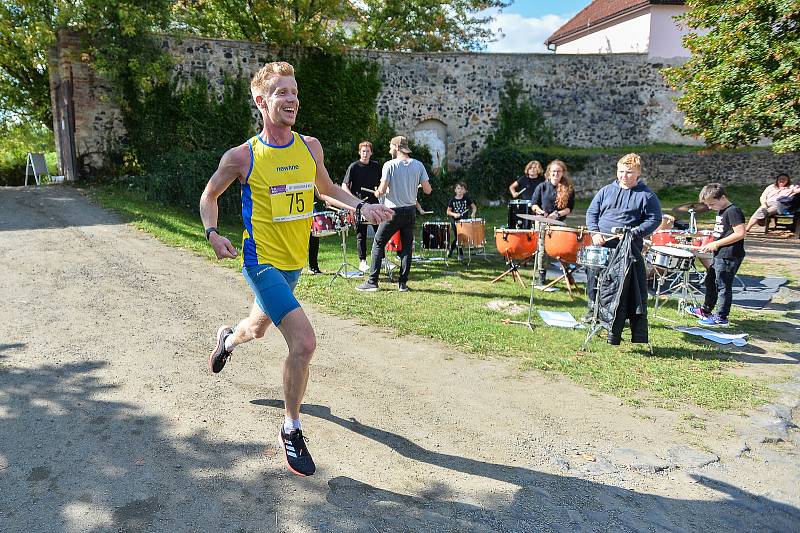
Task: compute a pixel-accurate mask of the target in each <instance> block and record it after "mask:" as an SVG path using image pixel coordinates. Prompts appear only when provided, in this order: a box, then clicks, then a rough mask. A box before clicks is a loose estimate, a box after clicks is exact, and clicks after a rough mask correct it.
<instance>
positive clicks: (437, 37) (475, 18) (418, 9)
mask: <svg viewBox="0 0 800 533" xmlns="http://www.w3.org/2000/svg"><path fill="white" fill-rule="evenodd" d="M359 4H360V5H361V6H362V7H360V8H359V9H358V10H357V12H356V14H355V22H356V24H355V30H354V31H353V33H352V36H351V38H350V44H352V45H354V46H358V47H362V48H368V49H375V50H407V51H415V52H423V51H427V52H439V51H445V50H481V49H483V48H485V43H486V42H488V41H491V40H493V38H494V34H493V32H492V31H491V30H490V29H488V27H487V24H488V23H489V22H490V21H491V20H492V18H491V17H489V16H479V14H478V13H479V12H480V11H482V10H485V9H489V8H503V7H506V6H508V5H509V4H510V2H504V1H503V0H451V1H445V0H413V1H405V2H386V1H385V0H362V1H361V2H359Z"/></svg>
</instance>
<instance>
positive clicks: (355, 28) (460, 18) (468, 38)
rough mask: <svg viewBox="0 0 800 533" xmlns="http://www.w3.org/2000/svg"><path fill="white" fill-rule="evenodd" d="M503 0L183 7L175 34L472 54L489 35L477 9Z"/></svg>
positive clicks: (224, 1)
mask: <svg viewBox="0 0 800 533" xmlns="http://www.w3.org/2000/svg"><path fill="white" fill-rule="evenodd" d="M507 5H508V2H505V1H503V0H450V1H445V0H407V1H405V2H386V1H384V0H361V1H359V2H351V1H346V0H288V1H285V2H274V1H272V0H245V1H244V2H242V1H240V0H237V1H234V0H182V1H181V2H179V3H177V4H176V7H175V9H174V13H175V20H176V27H178V28H183V29H185V30H186V31H188V32H190V33H198V34H201V35H206V36H209V37H224V38H230V39H245V40H250V41H258V42H266V43H273V44H281V45H285V44H288V45H302V46H316V47H321V48H326V49H330V48H339V47H342V46H353V47H360V48H369V49H376V50H413V51H441V50H476V49H481V48H483V46H484V43H485V42H486V41H488V40H491V39H492V38H493V36H494V34H493V33H492V31H491V30H489V29H488V28H487V27H486V23H488V22H489V21H490V20H491V17H488V16H479V15H478V13H479V12H480V11H481V10H484V9H488V8H493V7H500V8H502V7H505V6H507Z"/></svg>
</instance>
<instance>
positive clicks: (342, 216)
mask: <svg viewBox="0 0 800 533" xmlns="http://www.w3.org/2000/svg"><path fill="white" fill-rule="evenodd" d="M334 222H335V223H336V230H337V231H342V230H343V229H350V228H354V227H356V214H355V213H353V212H352V211H348V210H347V209H342V210H341V211H339V212H338V213H336V220H335V221H334Z"/></svg>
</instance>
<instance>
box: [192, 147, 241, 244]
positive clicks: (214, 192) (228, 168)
mask: <svg viewBox="0 0 800 533" xmlns="http://www.w3.org/2000/svg"><path fill="white" fill-rule="evenodd" d="M248 168H250V150H249V149H248V148H247V145H246V144H242V145H240V146H237V147H235V148H231V149H230V150H228V151H227V152H225V154H223V156H222V158H221V159H220V161H219V166H218V167H217V170H216V171H215V172H214V174H213V175H212V176H211V179H209V180H208V183H206V188H205V189H204V190H203V194H202V195H201V196H200V220H202V221H203V227H204V228H206V229H207V228H215V227H216V226H217V223H218V222H219V206H218V205H217V200H218V199H219V197H220V196H222V193H224V192H225V190H226V189H227V188H228V187H230V185H231V183H233V181H234V180H236V179H241V178H242V177H244V175H245V172H246V169H248ZM208 242H209V243H210V244H211V247H212V248H214V252H215V253H216V254H217V259H223V258H225V257H236V256H237V255H238V252H237V251H236V248H235V247H234V246H233V245H232V244H231V241H229V240H228V239H227V238H225V237H223V236H222V235H220V234H219V233H217V232H211V233H210V234H209V236H208Z"/></svg>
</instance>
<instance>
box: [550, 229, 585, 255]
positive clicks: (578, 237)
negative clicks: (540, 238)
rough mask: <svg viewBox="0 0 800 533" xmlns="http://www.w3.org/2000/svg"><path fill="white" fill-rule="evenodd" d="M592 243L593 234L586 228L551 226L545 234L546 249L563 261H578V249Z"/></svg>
mask: <svg viewBox="0 0 800 533" xmlns="http://www.w3.org/2000/svg"><path fill="white" fill-rule="evenodd" d="M591 244H592V236H591V235H590V234H589V232H588V231H586V230H585V229H575V228H568V227H566V226H550V227H549V228H547V234H545V236H544V251H545V252H546V253H547V255H549V256H550V257H552V258H554V259H558V260H559V261H561V262H562V263H576V262H577V261H578V250H580V249H581V248H583V247H584V246H589V245H591Z"/></svg>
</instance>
